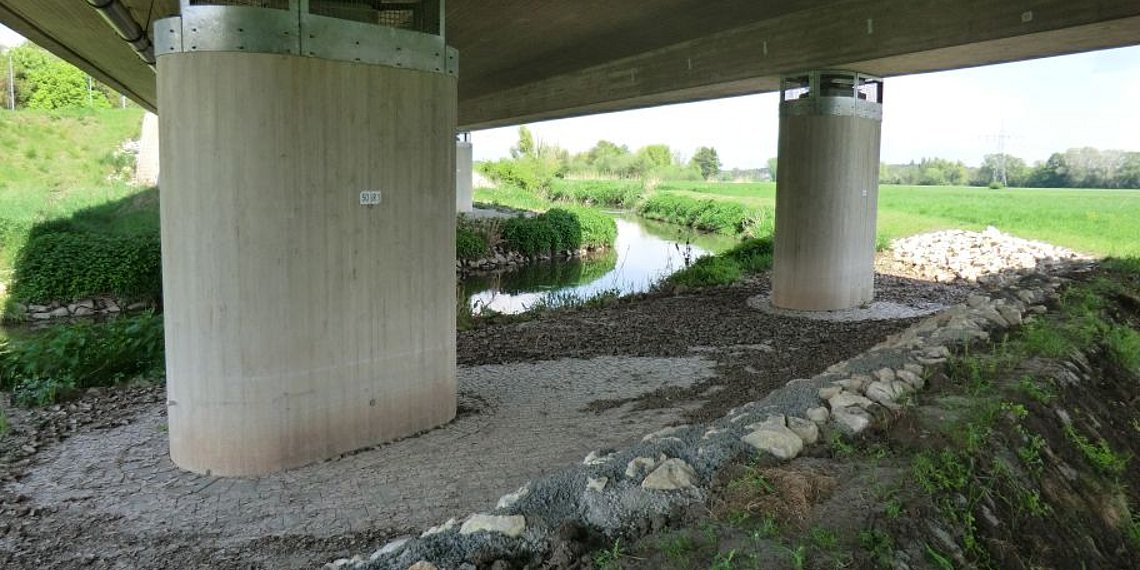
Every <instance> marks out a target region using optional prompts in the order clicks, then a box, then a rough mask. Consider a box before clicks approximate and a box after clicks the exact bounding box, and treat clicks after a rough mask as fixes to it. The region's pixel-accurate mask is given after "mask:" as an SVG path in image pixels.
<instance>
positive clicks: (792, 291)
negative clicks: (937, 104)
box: [772, 71, 883, 311]
mask: <svg viewBox="0 0 1140 570" xmlns="http://www.w3.org/2000/svg"><path fill="white" fill-rule="evenodd" d="M882 101H883V99H882V80H880V79H879V78H876V77H870V76H867V75H863V74H860V73H854V72H849V71H812V72H809V73H803V74H798V75H794V76H789V77H786V78H785V79H784V81H783V90H782V92H781V99H780V146H779V159H778V161H779V164H778V166H777V172H779V174H780V175H779V177H778V178H777V180H776V238H775V239H776V244H775V246H776V247H775V256H774V264H773V269H772V304H773V305H775V306H777V307H781V308H785V309H797V310H804V311H831V310H838V309H848V308H851V307H857V306H859V305H861V304H863V303H867V302H870V301H871V299H872V298H873V297H874V285H875V269H874V263H875V214H876V209H877V206H878V196H879V139H880V127H881V124H882V110H883V106H882Z"/></svg>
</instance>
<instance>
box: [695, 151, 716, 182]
mask: <svg viewBox="0 0 1140 570" xmlns="http://www.w3.org/2000/svg"><path fill="white" fill-rule="evenodd" d="M692 163H693V164H695V165H696V166H697V168H699V169H700V170H701V176H702V177H704V179H705V180H708V179H710V178H712V177H714V176H716V175H717V174H718V173H719V172H720V157H718V156H717V154H716V149H715V148H712V147H707V146H702V147H700V148H698V149H697V152H696V153H694V154H693V159H692Z"/></svg>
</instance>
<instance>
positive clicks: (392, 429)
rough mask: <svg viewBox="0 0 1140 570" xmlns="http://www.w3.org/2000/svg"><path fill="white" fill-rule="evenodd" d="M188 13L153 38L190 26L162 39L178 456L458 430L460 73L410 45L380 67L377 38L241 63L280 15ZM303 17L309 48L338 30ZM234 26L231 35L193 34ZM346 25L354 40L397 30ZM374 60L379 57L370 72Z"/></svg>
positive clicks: (268, 459) (258, 468)
mask: <svg viewBox="0 0 1140 570" xmlns="http://www.w3.org/2000/svg"><path fill="white" fill-rule="evenodd" d="M306 4H307V3H306ZM209 8H210V11H208V12H204V13H205V14H206V16H208V15H210V14H213V13H217V12H224V11H229V10H240V11H242V13H245V14H250V13H254V12H249V11H256V13H265V14H269V13H271V12H278V11H276V10H270V9H260V8H237V7H215V6H211V7H209ZM194 10H195V7H191V8H190V9H189V12H188V11H187V9H185V8H184V11H183V14H182V17H181V22H179V21H178V20H179V18H173V19H170V20H163V21H160V22H159V23H158V24H157V25H156V31H159V32H162V31H165V30H167V29H170V30H174V29H176V26H179V27H178V28H177V29H179V31H180V35H179V37H178V38H164V39H163V40H162V41H160V42H158V44H159V47H160V48H161V49H160V50H159V56H158V89H159V106H160V110H161V113H160V116H161V122H162V125H161V129H160V131H161V137H162V144H161V152H162V178H163V186H162V212H161V215H162V246H163V283H164V308H165V319H166V360H167V364H166V367H167V394H168V408H167V409H168V415H169V433H170V452H171V457H172V458H173V460H174V462H175V463H176V464H178V465H179V466H181V467H183V468H186V469H189V470H192V471H196V472H203V473H213V474H214V475H251V474H260V473H266V472H271V471H275V470H280V469H284V468H288V467H293V466H298V465H302V464H305V463H310V462H313V461H316V460H320V459H322V458H328V457H332V456H335V455H337V454H340V453H343V452H348V451H352V450H354V449H359V448H362V447H366V446H370V445H374V444H378V443H381V442H384V441H387V440H392V439H395V438H399V437H402V436H406V435H410V434H413V433H416V432H419V431H422V430H425V429H429V428H431V427H434V426H437V425H440V424H442V423H445V422H447V421H449V420H451V419H452V418H453V417H454V415H455V410H456V384H455V297H454V295H455V258H454V239H455V238H454V236H455V216H454V214H453V211H452V204H453V203H454V196H453V195H452V191H453V188H454V187H455V180H454V173H455V164H454V152H455V143H454V140H455V139H454V133H455V126H456V77H455V75H454V73H453V72H454V69H453V68H451V69H444V68H446V67H447V66H446V65H445V64H442V63H441V62H440V60H439V59H438V58H437V59H431V58H432V56H431V54H427V55H426V56H425V57H426V58H427V59H421V60H419V61H417V60H415V59H414V57H413V56H414V54H411V55H409V54H408V51H409V50H411V49H413V48H414V47H415V45H416V43H415V40H417V38H416V37H414V36H408V37H410V38H411V40H412V41H409V42H406V43H400V44H399V45H401V46H402V47H403V50H401V54H402V55H399V57H400V58H403V59H397V60H395V61H396V62H398V63H400V65H399V66H396V65H394V64H390V62H388V63H385V62H384V61H383V54H381V55H379V56H377V55H376V54H377V53H378V52H377V51H376V50H378V49H380V50H383V49H385V45H380V46H379V47H378V46H377V45H373V46H371V47H370V48H369V49H370V50H372V51H359V52H355V53H354V52H347V55H345V53H346V52H343V51H341V52H336V51H335V50H331V51H329V52H328V53H325V52H322V45H321V44H319V43H315V42H314V43H310V44H307V45H306V46H305V50H304V53H306V55H305V56H301V55H299V54H298V53H292V52H289V53H250V52H251V51H253V47H256V46H254V45H252V44H250V43H246V44H243V45H242V46H241V47H242V48H243V49H242V50H240V51H238V50H237V49H236V48H235V47H234V46H235V42H250V41H252V40H251V37H271V38H274V37H275V38H279V37H280V35H281V34H280V33H278V34H277V35H273V34H271V33H268V32H271V31H272V30H266V29H259V30H255V31H254V32H250V29H251V27H252V26H254V25H257V24H258V22H261V23H262V25H264V26H271V25H275V24H274V20H273V19H272V18H265V19H257V18H244V19H241V18H233V19H229V20H227V19H224V18H223V19H215V20H213V24H214V26H213V27H210V26H206V25H204V23H203V22H201V21H191V20H190V19H191V18H194V17H197V16H196V15H195V13H194ZM281 12H284V11H281ZM206 16H202V17H203V18H204V17H206ZM306 17H310V16H308V15H302V17H301V24H302V31H304V30H303V26H304V25H305V23H306ZM292 18H293V19H292V20H291V21H290V20H289V19H288V18H285V20H284V25H286V26H290V25H296V22H297V14H296V13H294V14H292ZM311 18H313V19H315V20H318V21H319V22H320V23H321V25H322V26H323V27H319V28H317V27H314V28H313V33H312V34H308V33H303V34H301V35H302V36H305V37H308V36H310V35H314V36H317V40H316V41H319V40H320V37H319V36H320V32H321V31H324V32H328V31H329V30H330V27H334V26H337V25H339V24H338V21H336V20H334V19H332V18H317V17H316V16H312V17H311ZM239 25H240V26H242V27H243V33H244V34H245V36H244V37H243V36H240V35H239V34H237V33H236V30H229V31H230V32H234V36H235V37H237V38H238V39H236V40H234V39H232V38H228V39H227V38H225V37H223V38H220V39H219V38H217V37H197V38H195V37H192V35H191V28H194V29H195V30H202V31H205V32H209V33H213V34H220V33H222V32H225V31H226V26H231V27H233V26H239ZM353 26H354V27H352V28H351V29H350V30H348V32H351V31H353V30H358V31H359V30H363V31H361V32H360V35H358V36H357V37H371V38H374V39H375V38H377V37H379V38H381V39H383V38H390V37H392V34H391V33H389V32H391V30H382V31H375V30H376V29H378V28H380V26H373V25H366V24H356V23H353ZM368 28H371V30H370V29H368ZM219 29H221V32H219ZM394 31H395V32H400V33H401V34H403V35H397V38H404V35H407V34H413V32H407V31H404V30H394ZM348 32H343V35H342V38H341V39H343V37H350V38H351V37H352V36H351V35H350V34H349V33H348ZM366 33H367V34H368V35H365V34H366ZM160 35H161V34H160ZM416 35H423V34H416ZM292 37H296V34H293V35H292ZM433 37H434V36H433ZM436 39H440V38H438V37H436ZM440 41H441V42H442V40H441V39H440ZM191 42H193V43H191ZM211 42H213V43H211ZM345 43H348V44H351V43H350V42H343V43H341V44H339V45H340V46H342V47H343V45H344V44H345ZM439 45H440V47H436V48H435V49H436V50H437V51H438V52H441V53H442V52H444V51H445V50H444V49H443V48H442V43H440V44H439ZM191 46H194V47H193V48H192V47H191ZM211 47H213V48H218V49H207V48H211ZM225 47H228V48H229V49H221V48H225ZM262 47H265V46H262ZM388 47H391V46H388ZM309 53H315V54H316V55H317V56H316V57H314V56H309V55H308V54H309ZM384 53H387V52H384ZM393 53H395V50H393ZM431 53H432V54H434V53H436V51H432V52H431ZM372 56H376V57H372ZM370 57H371V58H372V59H373V60H380V62H379V63H361V62H359V61H365V62H367V61H368V59H369V58H370ZM446 57H450V58H452V60H454V57H455V54H454V53H453V52H452V53H450V54H448V55H447V56H446ZM341 59H347V61H343V60H341ZM423 61H427V64H426V65H424V64H423V63H422V62H423ZM437 66H438V69H437Z"/></svg>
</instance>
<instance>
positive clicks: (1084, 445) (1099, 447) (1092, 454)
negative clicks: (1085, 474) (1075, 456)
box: [1065, 424, 1132, 478]
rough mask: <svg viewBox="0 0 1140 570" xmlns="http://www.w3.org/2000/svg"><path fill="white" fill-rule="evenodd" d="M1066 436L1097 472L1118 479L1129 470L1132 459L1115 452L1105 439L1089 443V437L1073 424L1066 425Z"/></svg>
mask: <svg viewBox="0 0 1140 570" xmlns="http://www.w3.org/2000/svg"><path fill="white" fill-rule="evenodd" d="M1065 436H1066V437H1067V438H1068V439H1069V441H1070V442H1072V443H1073V445H1075V446H1076V447H1077V449H1079V450H1080V451H1081V453H1082V454H1084V456H1085V458H1086V459H1088V461H1089V463H1090V464H1092V466H1093V467H1094V468H1096V470H1097V471H1100V472H1101V473H1103V474H1105V475H1108V476H1109V477H1114V478H1118V477H1120V476H1121V475H1123V474H1124V470H1125V469H1127V468H1128V462H1129V461H1130V460H1131V459H1132V458H1131V457H1130V456H1128V455H1123V454H1118V453H1116V452H1115V451H1113V450H1112V447H1110V446H1109V445H1108V442H1107V441H1105V440H1103V439H1101V440H1098V441H1097V442H1096V443H1093V442H1091V441H1089V439H1088V438H1087V437H1085V436H1084V435H1083V434H1081V433H1080V432H1078V431H1077V429H1076V428H1075V427H1073V424H1066V425H1065Z"/></svg>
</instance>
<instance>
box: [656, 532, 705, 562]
mask: <svg viewBox="0 0 1140 570" xmlns="http://www.w3.org/2000/svg"><path fill="white" fill-rule="evenodd" d="M660 548H661V552H664V553H665V557H666V558H668V559H669V560H673V561H680V560H684V559H685V558H688V556H689V555H690V554H691V553H692V552H693V551H694V550H696V548H697V544H696V542H694V541H693V539H692V538H690V537H689V536H688V535H685V534H678V535H675V536H673V537H672V538H670V539H669V540H667V541H664V542H663V543H661V544H660Z"/></svg>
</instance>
